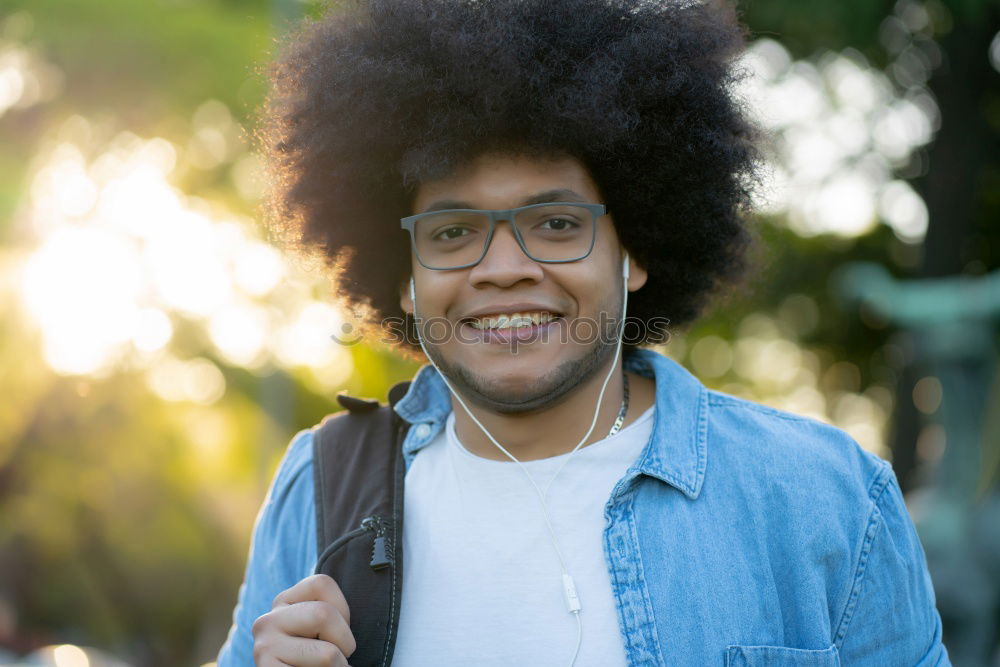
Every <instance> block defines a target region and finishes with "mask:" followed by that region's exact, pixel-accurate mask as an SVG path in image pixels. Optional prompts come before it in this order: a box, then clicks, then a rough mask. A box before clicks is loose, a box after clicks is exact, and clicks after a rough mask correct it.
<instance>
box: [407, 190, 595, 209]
mask: <svg viewBox="0 0 1000 667" xmlns="http://www.w3.org/2000/svg"><path fill="white" fill-rule="evenodd" d="M548 202H580V203H584V204H585V203H587V198H586V197H584V196H583V195H581V194H579V193H577V192H574V191H573V190H569V189H566V188H556V189H555V190H546V191H544V192H537V193H535V194H533V195H530V196H528V197H525V198H524V199H523V200H521V203H520V204H518V206H515V208H519V207H521V206H531V205H532V204H546V203H548ZM454 208H471V209H476V206H474V205H473V204H470V203H469V202H466V201H461V200H458V199H439V200H438V201H436V202H434V203H432V204H431V205H430V206H428V207H427V208H425V209H424V210H423V213H430V212H431V211H444V210H448V209H454ZM477 210H478V209H477Z"/></svg>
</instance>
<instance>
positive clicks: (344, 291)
mask: <svg viewBox="0 0 1000 667" xmlns="http://www.w3.org/2000/svg"><path fill="white" fill-rule="evenodd" d="M744 39H745V35H744V32H743V30H742V28H741V27H740V25H739V23H738V21H737V19H736V16H735V11H734V9H733V8H732V7H731V6H730V5H728V4H726V3H724V2H717V3H714V2H704V1H700V0H352V1H350V2H347V3H346V4H340V5H339V6H337V8H336V10H335V11H329V12H327V14H326V15H325V16H324V17H323V18H321V19H319V20H315V21H312V22H309V23H307V24H305V25H304V26H303V27H302V29H301V30H300V31H299V32H297V33H296V34H295V35H294V37H293V38H292V39H291V40H290V43H289V45H288V47H287V48H286V50H285V52H284V53H283V55H282V56H280V57H279V58H278V60H277V61H276V62H275V64H274V65H273V67H272V70H271V82H272V87H271V92H270V95H269V98H268V101H267V104H266V107H265V111H264V113H265V116H264V124H263V125H262V127H261V131H260V139H261V140H262V142H263V145H264V151H265V155H266V158H267V162H268V166H269V175H270V178H271V191H270V198H269V200H268V201H269V204H270V210H269V214H270V220H271V222H272V224H273V225H275V227H276V229H277V230H278V231H279V232H281V233H282V235H283V236H284V237H285V238H286V239H290V240H292V241H293V243H294V244H295V245H296V246H298V247H299V248H304V249H312V250H319V251H320V252H321V254H322V256H323V257H324V258H325V260H326V261H327V262H328V265H329V268H331V269H332V270H333V273H332V275H333V277H334V283H335V291H336V292H337V293H338V294H339V296H340V297H341V298H342V299H343V300H344V301H345V302H346V303H347V304H348V305H349V306H352V307H353V308H354V309H355V310H356V311H358V310H360V311H362V312H364V313H365V318H366V320H367V322H368V323H369V324H375V325H381V326H383V327H388V329H389V330H390V331H391V333H392V334H393V336H394V337H395V339H396V340H410V341H412V340H414V339H413V338H412V337H408V336H406V333H407V331H406V330H407V327H408V326H410V325H408V324H405V323H404V322H406V320H405V319H404V315H403V312H402V310H401V309H400V306H399V294H400V291H399V290H400V286H401V285H403V284H404V283H405V281H406V280H407V278H408V277H409V275H410V271H411V269H410V254H409V253H410V250H409V239H408V236H407V234H406V233H405V232H403V231H402V230H400V228H399V218H401V217H403V216H405V215H409V214H410V213H411V211H410V209H409V206H410V204H411V202H412V198H413V195H414V192H415V189H416V187H417V185H419V183H421V182H423V181H425V180H428V179H434V178H440V177H443V176H446V175H448V174H449V173H451V172H453V171H454V170H455V169H456V168H457V167H459V166H461V165H462V164H464V163H466V162H467V161H469V160H470V159H472V158H474V157H475V156H477V155H479V154H482V153H484V152H489V151H500V152H506V153H517V154H526V155H534V156H548V157H552V156H571V157H574V158H576V159H579V160H580V161H581V162H582V163H583V164H584V165H585V166H586V167H587V168H588V170H589V171H590V173H591V175H592V177H593V178H594V180H595V182H596V183H597V184H598V185H599V187H600V188H601V190H602V192H603V193H604V194H605V201H604V202H603V203H605V204H606V205H607V206H608V210H609V211H610V212H612V215H613V219H614V223H615V227H616V230H617V233H618V237H619V239H620V240H621V242H622V243H623V245H624V246H625V248H626V249H627V250H628V251H629V253H630V254H631V255H632V256H633V257H634V258H635V260H636V261H637V262H638V263H639V264H640V265H642V266H643V267H645V268H646V270H647V271H648V274H649V277H648V280H647V282H646V284H645V285H644V286H643V287H642V288H641V289H640V290H638V291H637V292H636V293H635V294H634V295H633V296H630V298H629V303H628V316H629V318H630V322H631V323H639V325H640V328H641V329H642V331H641V332H640V335H639V336H637V337H636V336H633V337H632V339H633V341H636V340H638V342H639V343H642V344H655V343H660V342H663V340H664V338H665V336H666V335H667V331H666V330H665V329H664V328H663V327H657V326H647V324H648V323H650V322H653V321H654V318H656V320H657V321H661V322H662V320H663V318H666V319H669V321H670V323H671V325H672V326H681V325H684V324H687V323H689V322H691V321H692V320H693V319H694V318H695V317H697V315H698V314H699V313H700V312H701V311H702V310H703V309H704V307H705V305H706V302H707V301H708V299H709V297H710V296H711V295H712V294H713V293H714V292H715V291H716V290H717V288H719V287H721V286H723V285H726V284H731V283H733V282H735V280H736V279H737V278H738V277H740V275H741V274H742V273H743V271H744V268H745V265H746V259H745V257H746V250H747V247H748V242H749V238H750V235H749V234H748V231H747V224H746V221H747V214H748V211H749V207H750V190H751V187H752V184H753V183H754V182H755V181H756V173H757V165H758V152H757V150H756V148H755V137H756V132H755V128H754V127H753V124H752V123H751V122H750V121H749V120H748V118H747V115H746V113H745V109H744V108H743V106H742V104H741V102H740V100H739V98H738V97H737V96H736V95H735V94H734V89H733V84H734V83H735V81H736V80H737V78H738V76H739V72H738V71H737V69H736V68H735V67H734V61H735V58H736V56H738V55H739V53H740V51H741V49H742V47H743V44H744ZM386 322H389V323H388V324H386Z"/></svg>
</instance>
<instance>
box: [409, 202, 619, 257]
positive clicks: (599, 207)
mask: <svg viewBox="0 0 1000 667" xmlns="http://www.w3.org/2000/svg"><path fill="white" fill-rule="evenodd" d="M541 206H575V207H577V208H582V209H585V210H587V211H589V212H590V215H591V222H592V223H593V224H591V226H590V245H589V247H588V248H587V252H585V253H584V254H582V255H580V256H579V257H574V258H573V259H538V258H537V257H532V255H531V253H530V252H528V247H527V246H526V245H525V243H524V239H523V238H522V237H521V232H520V230H519V229H518V228H517V225H515V224H514V216H516V215H517V214H518V213H519V212H520V211H526V210H528V209H532V208H539V207H541ZM607 212H608V209H607V207H606V206H605V205H604V204H587V203H583V202H575V201H573V202H567V201H553V202H543V203H541V204H529V205H527V206H518V207H517V208H509V209H506V210H499V209H496V210H494V209H479V208H448V209H442V210H440V211H427V212H426V213H417V214H416V215H410V216H407V217H405V218H400V220H399V226H400V228H402V229H405V230H406V231H408V232H409V233H410V246H411V247H412V248H413V254H414V255H416V257H417V261H418V262H420V266H422V267H424V268H425V269H430V270H431V271H455V270H458V269H468V268H470V267H473V266H475V265H476V264H479V263H480V262H481V261H483V258H484V257H486V253H487V252H489V250H490V244H491V243H493V230H495V229H496V226H497V222H498V221H500V220H506V221H508V222H510V223H511V224H510V227H511V229H512V230H513V231H514V238H515V239H516V240H517V245H518V246H520V248H521V252H523V253H524V254H525V255H527V257H528V258H529V259H531V260H532V261H535V262H540V263H542V264H568V263H569V262H579V261H580V260H581V259H586V258H587V257H589V256H590V253H592V252H593V251H594V243H595V241H596V240H597V219H598V218H600V217H601V216H602V215H607ZM442 213H479V214H482V215H487V216H489V218H490V229H489V232H487V234H486V242H485V243H483V253H482V254H481V255H480V256H479V258H478V259H477V260H476V261H474V262H469V263H468V264H461V265H459V266H448V267H436V266H428V265H427V264H425V263H424V260H423V259H421V257H420V251H419V250H417V239H416V235H415V234H414V231H413V230H414V227H415V226H416V224H417V221H418V220H420V219H421V218H427V217H430V216H432V215H440V214H442Z"/></svg>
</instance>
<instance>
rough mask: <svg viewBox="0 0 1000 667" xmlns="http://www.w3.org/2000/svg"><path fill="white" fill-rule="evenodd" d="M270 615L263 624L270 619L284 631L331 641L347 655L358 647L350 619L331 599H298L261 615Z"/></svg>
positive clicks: (296, 635) (293, 635) (288, 633)
mask: <svg viewBox="0 0 1000 667" xmlns="http://www.w3.org/2000/svg"><path fill="white" fill-rule="evenodd" d="M269 616H270V617H272V618H271V619H270V620H269V621H262V624H263V623H268V625H270V626H272V627H273V628H274V629H275V630H277V631H278V632H280V633H282V634H286V635H289V636H292V637H305V638H310V639H320V640H323V641H325V642H330V643H331V644H335V645H336V646H338V647H339V648H340V650H341V651H343V653H344V655H347V656H350V655H351V654H352V653H354V650H355V649H356V648H357V645H356V644H355V642H354V635H353V634H352V633H351V627H350V626H349V625H348V624H347V620H346V619H345V618H344V617H343V616H341V614H340V612H339V611H337V609H336V608H334V607H333V606H332V605H330V604H329V603H325V602H315V601H309V602H297V603H295V604H293V605H289V606H286V607H279V608H277V609H274V610H272V611H270V612H268V613H267V614H264V616H261V619H263V618H266V617H269ZM258 620H260V619H258Z"/></svg>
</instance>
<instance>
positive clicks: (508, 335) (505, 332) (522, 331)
mask: <svg viewBox="0 0 1000 667" xmlns="http://www.w3.org/2000/svg"><path fill="white" fill-rule="evenodd" d="M564 321H565V320H564V319H563V316H562V313H556V312H552V311H549V310H536V311H519V312H512V313H488V314H483V315H476V316H475V317H466V318H464V319H463V320H462V321H461V322H462V325H463V330H464V331H466V332H468V335H467V336H463V340H467V341H469V342H473V343H485V344H487V345H490V346H493V345H497V346H500V347H501V348H502V349H509V348H510V346H512V345H524V344H531V343H545V342H548V341H550V340H558V336H556V335H555V334H554V329H555V328H556V327H558V326H560V323H562V322H564Z"/></svg>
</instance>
